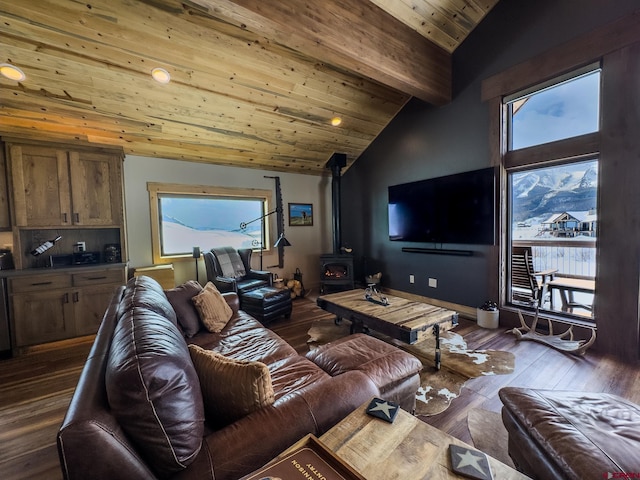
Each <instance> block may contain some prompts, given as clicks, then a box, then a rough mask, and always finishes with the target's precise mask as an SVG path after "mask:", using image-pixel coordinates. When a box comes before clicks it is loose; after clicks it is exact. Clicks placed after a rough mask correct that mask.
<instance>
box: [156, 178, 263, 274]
mask: <svg viewBox="0 0 640 480" xmlns="http://www.w3.org/2000/svg"><path fill="white" fill-rule="evenodd" d="M147 190H148V191H149V201H150V209H151V218H152V222H151V223H152V225H151V227H152V228H151V230H152V247H153V257H154V263H166V262H168V261H173V260H175V259H179V258H190V257H191V256H192V252H193V247H200V249H202V250H203V251H207V250H210V249H211V248H214V247H223V246H230V247H234V248H236V249H239V248H252V249H254V250H258V249H260V248H262V249H264V250H268V249H269V247H270V245H269V244H268V239H269V222H268V218H267V219H262V218H261V217H262V216H263V215H264V214H265V213H266V212H269V211H270V210H269V205H270V204H271V195H272V194H271V191H270V190H256V189H239V188H228V187H210V186H192V185H178V184H161V183H149V184H148V185H147ZM263 221H264V223H263Z"/></svg>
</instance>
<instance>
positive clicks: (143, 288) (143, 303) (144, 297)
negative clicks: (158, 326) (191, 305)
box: [121, 275, 178, 325]
mask: <svg viewBox="0 0 640 480" xmlns="http://www.w3.org/2000/svg"><path fill="white" fill-rule="evenodd" d="M134 306H136V307H145V308H148V309H149V310H151V311H153V312H156V313H158V314H159V315H162V316H163V317H165V318H168V319H169V320H171V322H172V323H173V324H174V325H178V319H177V318H176V312H175V311H174V310H173V307H172V306H171V304H170V303H169V300H168V299H167V296H166V295H165V294H164V291H163V290H162V287H161V286H160V284H159V283H158V282H157V281H156V280H154V279H153V278H151V277H147V276H144V275H141V276H139V277H133V278H131V279H130V280H129V281H128V282H127V289H126V290H125V294H124V297H123V298H122V308H121V311H122V312H125V311H127V310H129V309H131V308H132V307H134Z"/></svg>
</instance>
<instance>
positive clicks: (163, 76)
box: [151, 67, 171, 83]
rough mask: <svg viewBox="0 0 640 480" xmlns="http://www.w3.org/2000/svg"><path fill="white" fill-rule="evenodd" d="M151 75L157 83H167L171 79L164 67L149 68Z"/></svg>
mask: <svg viewBox="0 0 640 480" xmlns="http://www.w3.org/2000/svg"><path fill="white" fill-rule="evenodd" d="M151 76H152V77H153V79H154V80H155V81H156V82H158V83H169V82H170V81H171V75H169V72H167V71H166V70H165V69H164V68H160V67H156V68H154V69H153V70H151Z"/></svg>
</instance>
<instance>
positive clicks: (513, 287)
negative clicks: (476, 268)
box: [503, 65, 600, 322]
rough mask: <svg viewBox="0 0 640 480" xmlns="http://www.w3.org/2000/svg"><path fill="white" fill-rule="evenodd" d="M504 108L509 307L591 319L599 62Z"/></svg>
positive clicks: (524, 94) (508, 102)
mask: <svg viewBox="0 0 640 480" xmlns="http://www.w3.org/2000/svg"><path fill="white" fill-rule="evenodd" d="M503 104H504V108H505V109H506V117H505V118H506V122H505V125H503V128H505V129H506V133H507V135H506V138H507V145H506V153H505V162H504V163H505V168H506V171H507V174H508V177H507V180H508V191H507V192H506V193H507V198H508V224H509V229H508V236H507V238H508V240H509V243H508V249H507V255H506V258H507V259H508V263H507V266H508V271H509V275H507V289H506V292H507V298H506V302H507V303H508V304H511V305H513V306H515V307H518V308H521V307H531V308H533V307H534V306H536V305H537V306H538V307H539V308H540V309H541V310H543V311H547V312H549V313H552V314H554V315H556V316H564V317H573V318H579V319H581V320H583V321H584V320H586V321H589V322H591V321H594V319H593V305H594V300H595V295H596V291H595V277H596V273H597V272H596V237H597V232H598V211H597V208H598V205H597V199H598V183H599V182H598V178H599V162H598V153H597V152H594V151H593V150H592V148H591V146H592V142H593V138H594V137H593V135H594V134H596V133H597V132H598V131H599V129H600V121H599V118H600V113H599V112H600V68H599V65H592V66H589V67H586V68H583V69H581V70H579V71H575V72H572V73H570V74H568V75H565V76H563V77H559V78H556V79H554V80H552V81H549V82H546V83H544V84H541V85H538V86H536V87H533V88H530V89H528V90H525V91H522V92H518V93H516V94H514V95H510V96H509V97H506V98H505V99H504V100H503ZM518 150H519V151H518ZM589 150H591V152H592V153H590V154H588V155H587V154H585V153H583V152H588V151H589ZM576 152H579V153H580V154H579V155H578V156H577V157H576V155H575V153H576ZM585 157H586V158H585Z"/></svg>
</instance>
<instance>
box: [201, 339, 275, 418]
mask: <svg viewBox="0 0 640 480" xmlns="http://www.w3.org/2000/svg"><path fill="white" fill-rule="evenodd" d="M189 353H190V354H191V359H192V361H193V365H194V366H195V369H196V373H197V374H198V379H199V380H200V388H201V389H202V400H203V403H204V411H205V416H206V418H207V420H208V421H209V422H210V423H211V424H212V425H213V426H215V427H224V426H226V425H229V424H231V423H233V422H235V421H236V420H239V419H240V418H242V417H244V416H245V415H248V414H250V413H251V412H254V411H256V410H259V409H261V408H264V407H267V406H269V405H271V404H273V402H274V401H275V398H274V393H273V386H272V384H271V374H270V373H269V369H268V368H267V366H266V365H265V364H264V363H262V362H253V361H249V360H235V359H233V358H228V357H225V356H223V355H220V354H219V353H216V352H214V351H212V350H205V349H204V348H202V347H199V346H197V345H189Z"/></svg>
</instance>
